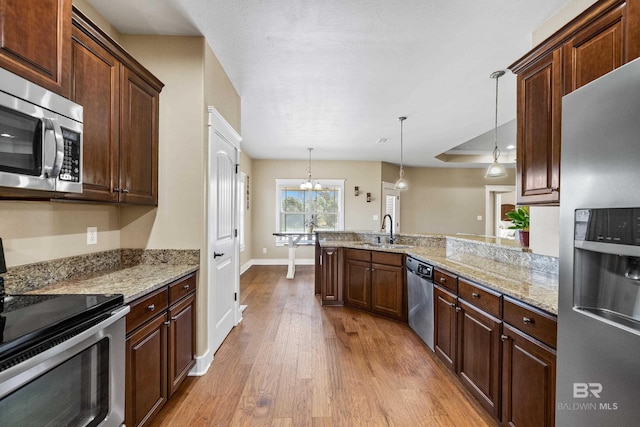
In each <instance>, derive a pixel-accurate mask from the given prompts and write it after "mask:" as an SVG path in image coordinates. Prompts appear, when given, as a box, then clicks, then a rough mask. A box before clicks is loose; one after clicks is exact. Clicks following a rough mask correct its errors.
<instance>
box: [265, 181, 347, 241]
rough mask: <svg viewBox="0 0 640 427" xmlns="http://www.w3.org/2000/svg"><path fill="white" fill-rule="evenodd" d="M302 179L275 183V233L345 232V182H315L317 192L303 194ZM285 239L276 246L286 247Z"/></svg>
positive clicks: (280, 238) (281, 238) (311, 191)
mask: <svg viewBox="0 0 640 427" xmlns="http://www.w3.org/2000/svg"><path fill="white" fill-rule="evenodd" d="M301 182H303V179H276V210H277V211H276V230H278V231H279V232H300V233H303V232H306V231H309V229H310V228H311V227H313V230H314V231H329V230H342V229H344V214H343V212H344V209H343V208H344V180H343V179H340V180H335V179H334V180H318V181H317V182H319V183H320V184H321V185H322V188H321V189H320V190H314V189H311V190H302V189H300V183H301ZM286 242H287V238H286V237H279V238H277V239H276V243H278V244H285V243H286Z"/></svg>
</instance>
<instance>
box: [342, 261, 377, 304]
mask: <svg viewBox="0 0 640 427" xmlns="http://www.w3.org/2000/svg"><path fill="white" fill-rule="evenodd" d="M344 270H345V271H344V275H345V279H344V303H345V305H348V306H351V307H356V308H362V309H365V310H371V263H370V262H366V261H357V260H352V259H347V260H346V261H345V263H344Z"/></svg>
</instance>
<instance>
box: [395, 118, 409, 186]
mask: <svg viewBox="0 0 640 427" xmlns="http://www.w3.org/2000/svg"><path fill="white" fill-rule="evenodd" d="M398 120H400V178H398V180H397V181H396V184H395V186H394V188H395V189H396V190H400V191H404V190H408V189H409V184H408V183H407V180H405V179H404V167H403V164H402V149H403V146H402V145H403V143H402V136H403V135H402V131H403V123H404V121H405V120H407V118H406V117H398Z"/></svg>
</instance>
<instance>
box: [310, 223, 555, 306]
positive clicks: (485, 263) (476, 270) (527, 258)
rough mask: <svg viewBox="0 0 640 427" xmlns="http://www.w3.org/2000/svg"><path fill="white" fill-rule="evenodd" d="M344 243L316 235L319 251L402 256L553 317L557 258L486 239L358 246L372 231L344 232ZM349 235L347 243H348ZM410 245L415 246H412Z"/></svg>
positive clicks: (412, 238)
mask: <svg viewBox="0 0 640 427" xmlns="http://www.w3.org/2000/svg"><path fill="white" fill-rule="evenodd" d="M343 234H344V238H343V239H336V240H329V239H330V238H333V237H335V234H334V233H331V234H329V233H326V235H325V233H319V237H320V245H321V246H324V247H351V248H357V249H370V250H381V251H389V252H401V253H406V254H407V255H411V256H413V257H416V258H418V259H421V260H422V261H425V262H427V263H429V264H432V265H434V266H436V267H440V268H443V269H445V270H448V271H450V272H452V273H454V274H457V275H460V276H462V277H465V278H467V279H469V280H471V281H473V282H476V283H478V284H480V285H484V286H486V287H488V288H491V289H495V290H497V291H499V292H501V293H503V294H505V295H509V296H512V297H514V298H517V299H519V300H521V301H524V302H526V303H528V304H531V305H533V306H534V307H538V308H540V309H542V310H545V311H547V312H549V313H553V314H557V313H558V260H557V258H554V257H548V256H544V255H536V254H532V253H530V252H523V251H522V250H521V248H519V247H517V246H515V245H514V246H509V245H500V244H497V243H492V242H488V241H486V240H485V239H479V240H475V239H467V238H466V237H458V236H456V237H452V236H421V235H399V236H398V239H397V240H396V242H397V243H398V244H401V245H411V246H409V247H404V248H386V247H380V248H377V247H371V246H363V243H364V242H373V241H374V240H371V241H370V240H369V236H370V235H373V236H377V235H378V234H377V233H357V232H351V233H350V234H348V233H346V232H345V233H343ZM348 237H351V239H352V240H347V238H348ZM412 243H414V244H412Z"/></svg>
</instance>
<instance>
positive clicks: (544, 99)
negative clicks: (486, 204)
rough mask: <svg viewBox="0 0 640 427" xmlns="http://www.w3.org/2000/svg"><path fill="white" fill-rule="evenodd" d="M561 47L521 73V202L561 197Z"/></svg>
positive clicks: (551, 200) (552, 201) (552, 200)
mask: <svg viewBox="0 0 640 427" xmlns="http://www.w3.org/2000/svg"><path fill="white" fill-rule="evenodd" d="M561 108H562V49H561V48H558V49H556V50H554V51H552V52H551V53H549V54H547V55H545V56H543V57H541V58H540V59H538V60H537V61H535V63H533V64H532V65H531V66H530V67H529V68H527V69H526V70H525V71H523V72H522V73H521V74H520V75H518V136H517V144H518V147H517V151H518V159H517V164H516V167H517V187H518V204H524V205H529V204H557V203H559V201H560V193H559V186H560V133H561V129H560V118H561Z"/></svg>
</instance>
